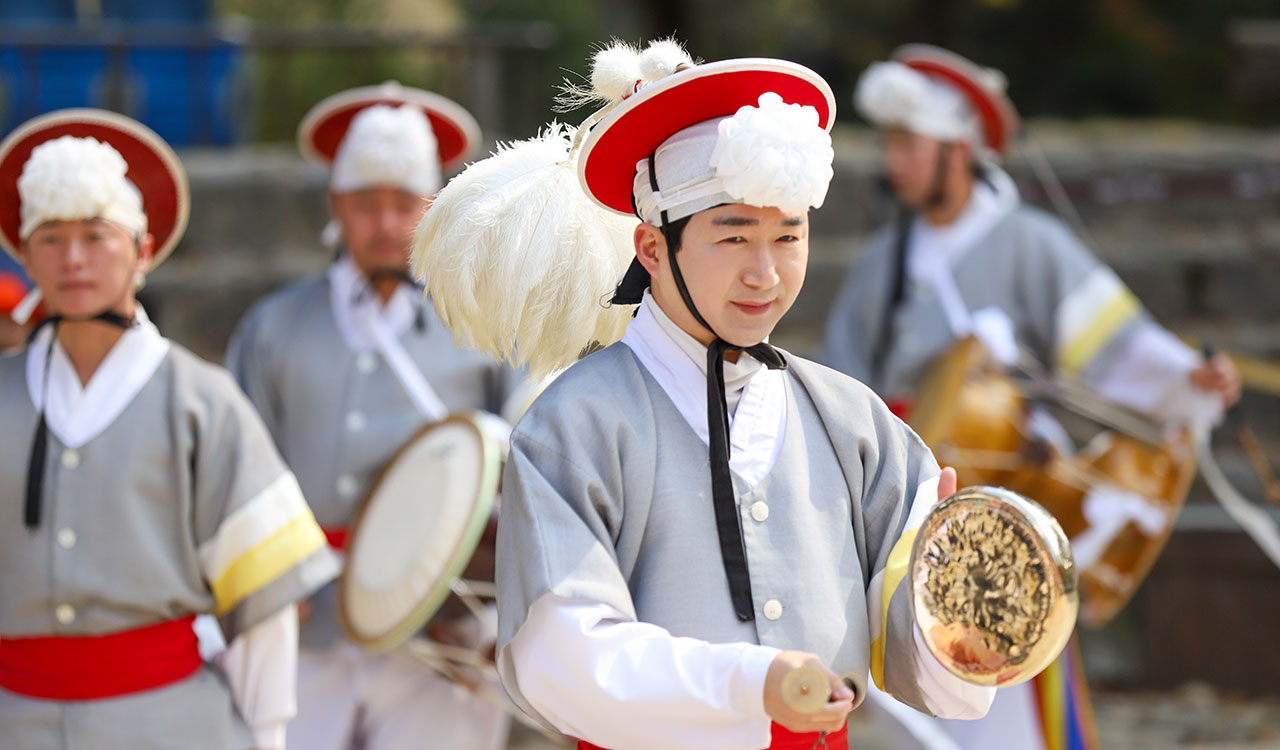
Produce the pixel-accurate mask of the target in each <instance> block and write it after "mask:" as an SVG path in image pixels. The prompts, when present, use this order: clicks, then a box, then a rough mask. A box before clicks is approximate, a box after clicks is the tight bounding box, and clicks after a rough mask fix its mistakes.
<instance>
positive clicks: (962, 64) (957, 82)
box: [890, 44, 1021, 154]
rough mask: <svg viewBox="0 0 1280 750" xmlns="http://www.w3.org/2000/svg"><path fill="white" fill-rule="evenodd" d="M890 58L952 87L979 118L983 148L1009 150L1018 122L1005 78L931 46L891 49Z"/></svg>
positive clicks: (912, 45) (992, 70)
mask: <svg viewBox="0 0 1280 750" xmlns="http://www.w3.org/2000/svg"><path fill="white" fill-rule="evenodd" d="M890 59H891V60H894V61H895V62H899V63H902V64H903V65H906V66H907V67H909V68H913V69H915V70H918V71H920V72H921V73H923V74H925V75H928V76H934V77H937V78H942V79H944V80H946V81H947V82H949V83H951V84H952V85H954V86H955V87H956V88H957V89H959V90H960V91H961V92H962V93H964V95H965V97H966V98H967V99H968V100H969V101H970V103H971V104H972V105H973V109H974V111H975V112H977V113H978V117H979V118H981V119H982V134H983V142H984V143H985V144H986V146H987V148H989V149H991V150H992V151H994V152H996V153H997V154H1002V153H1004V151H1005V149H1007V148H1008V147H1009V144H1010V143H1011V142H1012V141H1013V138H1014V136H1015V135H1017V133H1018V127H1019V126H1020V124H1021V121H1020V119H1019V118H1018V112H1017V110H1015V109H1014V108H1013V102H1012V101H1011V100H1010V99H1009V96H1008V94H1006V93H1005V87H1006V83H1005V79H1004V76H1003V75H1002V74H1001V73H1000V72H999V71H997V70H995V69H993V68H983V67H981V66H978V65H975V64H974V63H972V62H970V61H969V60H966V59H965V58H963V57H961V56H960V55H957V54H956V53H954V52H951V51H949V50H945V49H942V48H941V47H935V46H933V45H932V44H905V45H903V46H901V47H899V48H898V49H896V50H894V52H893V55H892V56H891V57H890Z"/></svg>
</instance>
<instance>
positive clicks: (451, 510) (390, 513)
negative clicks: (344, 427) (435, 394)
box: [338, 414, 502, 650]
mask: <svg viewBox="0 0 1280 750" xmlns="http://www.w3.org/2000/svg"><path fill="white" fill-rule="evenodd" d="M501 463H502V462H501V457H500V449H499V446H498V445H497V443H496V442H495V441H494V439H493V438H492V437H490V436H489V434H488V431H487V430H486V429H484V428H483V427H482V426H481V424H480V423H479V422H478V420H477V418H476V417H475V416H474V415H469V414H462V415H453V416H450V417H449V418H448V419H445V420H444V421H442V422H438V423H436V424H433V425H431V426H429V427H427V428H425V429H424V430H422V431H421V432H419V433H418V434H417V435H415V436H414V437H413V438H411V439H410V440H409V441H408V442H407V443H406V444H405V445H404V446H403V447H402V448H401V449H400V451H399V452H398V453H397V454H396V455H395V456H394V457H393V458H392V459H391V461H390V462H388V463H387V466H386V467H385V468H384V469H383V471H382V474H381V475H380V476H379V477H378V480H377V481H376V482H375V483H374V485H373V487H372V489H370V491H369V495H368V496H367V497H366V498H365V501H364V503H363V505H362V506H361V509H360V512H359V513H358V514H357V516H356V521H355V524H354V527H353V530H352V533H351V539H350V542H349V544H348V546H347V553H348V556H347V564H346V567H345V568H344V569H343V571H342V576H341V578H339V580H338V619H339V622H340V623H341V625H342V629H343V630H344V632H345V633H346V635H347V637H348V638H350V639H351V640H352V641H354V642H356V643H358V644H360V645H362V646H365V647H367V648H373V649H378V650H386V649H391V648H394V647H396V646H398V645H400V644H401V643H403V642H404V641H405V640H406V639H408V638H409V637H410V636H412V635H413V634H414V633H416V632H417V631H418V630H419V629H421V628H422V626H423V625H424V624H425V623H426V622H427V620H429V619H430V618H431V616H432V615H433V614H435V612H436V610H437V609H438V608H439V607H440V605H441V604H442V603H443V602H444V600H445V599H446V598H447V597H448V596H449V593H450V591H451V587H452V585H453V582H454V580H455V579H457V577H458V576H459V575H461V574H462V571H463V569H464V568H465V567H466V566H467V562H468V560H470V559H471V556H472V554H473V553H474V552H475V548H476V544H477V543H478V542H479V540H480V536H481V534H482V533H483V531H484V528H485V524H486V522H487V521H488V519H489V513H490V511H491V510H492V508H493V503H494V499H495V496H496V494H497V491H498V478H499V474H500V473H501Z"/></svg>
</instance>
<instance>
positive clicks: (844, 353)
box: [819, 44, 1240, 750]
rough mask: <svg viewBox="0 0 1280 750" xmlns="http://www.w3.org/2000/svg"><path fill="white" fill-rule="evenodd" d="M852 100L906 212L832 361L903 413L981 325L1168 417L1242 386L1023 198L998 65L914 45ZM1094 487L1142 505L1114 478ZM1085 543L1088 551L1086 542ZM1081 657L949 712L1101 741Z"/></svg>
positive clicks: (987, 334) (1007, 352) (1040, 744)
mask: <svg viewBox="0 0 1280 750" xmlns="http://www.w3.org/2000/svg"><path fill="white" fill-rule="evenodd" d="M855 104H856V105H857V108H858V111H859V113H860V114H861V115H862V116H863V117H864V118H866V119H867V120H868V121H869V122H871V123H872V124H874V125H876V126H878V127H879V128H881V130H882V134H883V165H884V169H885V173H886V175H887V177H888V180H889V184H890V185H891V187H892V189H893V193H894V196H895V197H896V199H897V201H898V203H899V211H900V216H899V221H898V222H896V223H895V224H894V225H893V226H889V227H886V228H884V229H882V230H880V231H879V232H877V233H876V234H875V235H874V236H873V237H872V238H871V240H870V241H869V243H868V245H867V247H866V248H865V250H864V251H863V252H862V254H861V255H860V256H859V258H858V259H857V261H856V262H855V264H854V266H853V268H852V269H851V270H850V272H849V276H848V278H847V279H846V281H845V283H844V285H843V287H842V288H841V291H840V294H839V296H838V298H837V300H836V303H835V306H834V307H833V309H832V311H831V314H830V317H829V318H828V321H827V327H826V333H825V338H824V342H823V351H822V353H821V355H820V357H819V358H820V359H821V360H822V361H824V362H825V363H827V364H829V365H831V366H832V367H834V368H836V369H838V370H840V371H842V372H844V373H846V374H849V375H851V376H853V377H855V378H857V379H859V380H861V381H863V382H864V383H866V384H867V385H869V386H871V387H872V388H874V389H875V390H876V392H877V393H879V394H880V395H881V396H882V397H883V398H884V399H885V400H886V401H887V402H888V403H889V405H890V406H891V407H892V408H893V409H894V411H895V413H897V414H898V415H899V416H902V417H904V418H909V417H910V414H911V409H912V406H913V404H912V397H913V396H914V395H915V394H916V393H917V392H918V390H919V388H920V386H921V385H922V382H923V381H924V379H925V377H926V376H927V375H928V374H929V372H930V368H931V366H932V365H933V364H934V363H935V362H936V361H937V359H938V358H939V356H940V355H942V354H944V353H945V352H946V351H947V350H948V349H949V348H950V347H951V346H952V345H953V344H954V343H955V342H956V341H958V340H959V339H962V338H965V337H966V336H970V335H973V336H976V337H977V338H978V339H979V340H981V341H982V342H983V343H984V344H985V345H986V347H987V349H988V350H989V351H990V352H991V353H992V354H993V355H994V356H995V357H996V358H997V359H999V360H1000V361H1002V362H1003V363H1005V364H1013V363H1014V362H1015V361H1017V358H1018V356H1019V352H1020V351H1022V352H1027V353H1030V354H1031V355H1032V356H1033V357H1034V359H1035V360H1036V361H1037V362H1039V363H1040V364H1041V365H1043V366H1044V367H1045V368H1046V370H1047V371H1049V372H1054V373H1057V374H1060V375H1065V376H1067V377H1069V378H1072V379H1076V380H1079V381H1080V382H1081V383H1083V384H1084V385H1085V386H1087V387H1088V388H1089V389H1091V390H1092V391H1094V392H1095V393H1096V394H1097V395H1098V396H1100V397H1101V398H1103V399H1105V400H1106V401H1109V402H1112V403H1116V404H1120V405H1123V406H1126V407H1129V408H1131V409H1134V410H1136V411H1138V412H1141V413H1144V414H1147V415H1149V416H1151V417H1153V418H1154V419H1156V420H1158V421H1160V422H1163V423H1166V424H1169V425H1175V426H1176V425H1187V424H1191V423H1195V422H1200V421H1215V420H1217V419H1218V418H1219V416H1220V415H1221V413H1222V410H1223V409H1224V408H1226V407H1228V406H1230V405H1231V404H1232V403H1234V401H1235V400H1236V399H1237V398H1238V397H1239V392H1240V381H1239V376H1238V374H1237V372H1236V370H1235V368H1234V366H1233V365H1232V364H1231V361H1230V360H1229V359H1227V358H1226V357H1223V356H1218V357H1214V358H1211V359H1209V360H1207V361H1206V360H1204V359H1203V358H1202V357H1201V356H1200V355H1199V354H1198V353H1197V352H1194V351H1192V350H1191V349H1190V348H1188V347H1187V346H1186V345H1184V344H1183V343H1182V342H1181V341H1179V340H1178V339H1177V338H1176V337H1174V336H1173V335H1172V334H1170V333H1169V332H1168V331H1166V330H1164V329H1163V328H1161V327H1160V326H1159V325H1158V324H1156V323H1155V322H1154V321H1153V320H1152V319H1151V317H1150V316H1149V315H1148V314H1147V313H1146V312H1145V311H1144V310H1143V309H1142V306H1141V304H1140V303H1139V302H1138V300H1137V299H1136V298H1135V297H1134V296H1133V294H1132V293H1131V292H1130V291H1129V290H1128V289H1127V288H1126V287H1125V286H1124V284H1123V283H1122V282H1121V281H1120V279H1119V277H1118V276H1116V274H1115V273H1114V272H1113V271H1112V270H1111V269H1109V268H1107V267H1106V266H1105V265H1103V264H1102V263H1101V262H1099V261H1098V259H1097V258H1096V257H1094V256H1093V254H1092V253H1090V252H1089V251H1088V250H1087V249H1086V248H1085V247H1084V246H1083V245H1082V244H1081V243H1080V241H1079V240H1078V239H1076V237H1075V236H1073V235H1072V233H1071V232H1070V231H1069V230H1068V229H1067V227H1066V226H1064V225H1063V224H1062V222H1061V221H1059V220H1057V219H1056V218H1054V217H1052V216H1050V215H1048V214H1046V213H1044V212H1043V211H1040V210H1038V209H1035V208H1033V207H1030V206H1027V205H1025V204H1023V203H1022V202H1021V200H1020V199H1019V196H1018V190H1017V187H1016V186H1015V185H1014V183H1013V181H1012V179H1010V177H1009V175H1007V174H1006V173H1005V172H1004V171H1003V170H1001V169H1000V167H999V160H1000V157H1001V155H1002V154H1003V153H1004V152H1005V151H1006V150H1007V149H1008V148H1009V147H1010V145H1011V143H1012V141H1013V139H1014V137H1015V135H1016V132H1017V128H1018V125H1019V122H1018V116H1017V114H1016V112H1015V111H1014V107H1013V103H1012V102H1011V101H1010V100H1009V98H1008V97H1007V96H1006V94H1005V84H1004V77H1003V76H1002V75H1001V74H1000V73H999V72H998V71H995V70H991V69H987V68H982V67H979V66H977V65H975V64H973V63H972V62H970V61H969V60H966V59H964V58H962V57H960V56H959V55H955V54H953V53H951V52H948V51H946V50H943V49H939V48H937V47H932V46H929V45H920V44H913V45H907V46H904V47H902V48H900V49H898V50H896V51H895V52H894V53H893V55H892V58H891V60H890V61H888V62H882V63H876V64H874V65H872V66H871V68H869V69H868V70H867V71H866V72H865V73H864V74H863V76H862V78H861V80H859V82H858V88H857V92H856V95H855ZM1047 435H1049V433H1046V436H1047ZM1055 437H1056V436H1055ZM1084 502H1085V503H1086V506H1088V505H1090V504H1092V505H1093V506H1094V507H1100V508H1104V509H1105V508H1113V509H1117V508H1124V507H1127V506H1132V505H1133V503H1132V502H1127V501H1126V500H1125V498H1121V497H1117V496H1116V493H1114V492H1112V491H1110V490H1108V489H1107V488H1105V487H1098V488H1095V489H1093V490H1091V491H1090V494H1089V495H1088V496H1086V498H1085V501H1084ZM1076 553H1077V560H1076V562H1077V564H1078V565H1079V566H1080V567H1081V568H1084V567H1087V566H1088V565H1089V564H1090V562H1091V561H1090V560H1089V559H1088V558H1087V556H1088V555H1089V554H1090V553H1089V552H1088V551H1087V550H1085V549H1083V548H1080V547H1079V546H1077V549H1076ZM1071 657H1072V654H1071V652H1070V650H1069V651H1068V653H1067V655H1066V656H1064V659H1063V660H1062V661H1060V662H1058V663H1057V664H1055V665H1054V666H1053V667H1051V668H1050V669H1051V670H1061V672H1062V673H1061V674H1059V678H1060V679H1062V680H1065V681H1066V682H1067V683H1070V684H1073V685H1074V686H1075V687H1073V688H1072V689H1070V690H1060V691H1058V693H1059V694H1060V698H1061V700H1055V701H1052V703H1053V705H1048V704H1045V705H1040V706H1037V705H1036V704H1037V702H1039V698H1038V697H1037V691H1036V690H1035V688H1034V686H1033V684H1032V683H1030V682H1028V683H1024V684H1022V685H1019V686H1016V687H1013V688H1008V689H1004V690H1001V691H1000V692H999V695H998V696H997V698H996V700H995V703H994V705H993V706H992V709H991V711H990V713H989V714H988V716H987V717H986V718H984V719H982V720H981V721H976V722H943V724H942V725H943V728H944V729H945V730H946V731H947V732H948V733H949V734H950V735H951V736H952V737H953V738H954V740H955V742H956V743H958V745H959V746H960V747H961V748H965V749H966V750H968V749H970V748H971V749H972V750H978V749H979V748H980V749H981V750H987V749H988V748H1018V749H1019V750H1021V749H1023V748H1030V749H1031V750H1036V749H1037V748H1044V747H1046V746H1058V745H1059V744H1060V743H1062V742H1066V741H1067V740H1066V739H1065V738H1064V737H1060V736H1059V737H1053V738H1050V737H1049V736H1048V735H1050V734H1058V731H1057V730H1051V728H1050V726H1049V725H1050V724H1052V723H1053V722H1042V721H1041V718H1040V717H1041V715H1042V714H1045V715H1056V716H1061V717H1062V721H1061V722H1059V723H1058V725H1059V726H1060V727H1062V728H1063V729H1062V731H1063V732H1069V733H1071V734H1072V736H1075V737H1078V738H1083V739H1082V740H1081V741H1082V742H1084V743H1085V744H1084V745H1083V746H1085V747H1089V746H1091V745H1090V744H1089V743H1090V742H1095V741H1096V740H1091V739H1090V738H1091V737H1092V735H1093V734H1094V731H1093V729H1092V726H1091V718H1090V710H1089V700H1088V694H1087V691H1086V690H1085V686H1084V681H1083V673H1082V672H1080V671H1079V664H1078V660H1075V659H1072V658H1071ZM1046 695H1047V694H1046ZM906 718H907V719H908V720H909V721H915V719H914V718H913V717H910V715H907V717H906ZM1068 724H1070V725H1071V728H1070V729H1069V730H1068V729H1066V727H1067V725H1068ZM924 731H929V728H928V727H925V728H924Z"/></svg>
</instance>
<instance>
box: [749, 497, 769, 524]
mask: <svg viewBox="0 0 1280 750" xmlns="http://www.w3.org/2000/svg"><path fill="white" fill-rule="evenodd" d="M751 517H752V518H754V519H756V520H757V521H759V522H760V523H764V522H765V521H766V520H768V518H769V504H768V503H766V502H764V501H763V500H762V501H760V502H758V503H753V504H752V506H751Z"/></svg>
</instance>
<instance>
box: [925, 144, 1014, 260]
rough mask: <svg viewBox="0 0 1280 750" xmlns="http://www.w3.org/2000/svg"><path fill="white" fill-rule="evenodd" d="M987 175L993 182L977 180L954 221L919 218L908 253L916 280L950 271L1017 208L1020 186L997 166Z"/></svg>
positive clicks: (991, 168)
mask: <svg viewBox="0 0 1280 750" xmlns="http://www.w3.org/2000/svg"><path fill="white" fill-rule="evenodd" d="M988 176H989V178H990V180H991V185H988V184H987V183H986V182H985V181H982V180H978V181H975V183H974V185H973V192H972V194H971V195H970V197H969V202H968V203H967V204H965V207H964V210H962V211H961V212H960V215H959V216H957V217H956V219H955V221H953V222H951V223H949V224H944V225H941V226H938V225H934V224H930V223H929V222H927V221H925V220H924V219H923V218H920V217H917V218H916V221H915V225H914V226H913V227H912V231H911V252H910V253H909V254H908V256H907V258H908V260H907V268H908V272H909V273H910V274H911V278H912V279H913V280H915V281H923V280H926V279H928V278H929V277H930V276H932V275H933V274H934V273H940V272H942V271H950V269H951V267H952V266H954V265H955V264H956V263H957V262H959V261H960V259H961V258H963V257H964V256H965V254H966V253H967V252H968V251H969V250H970V249H972V248H973V247H975V246H976V245H977V244H978V242H979V240H981V239H982V238H983V237H985V236H986V235H987V233H988V232H990V231H991V229H992V228H993V227H994V226H995V225H996V223H997V222H999V221H1000V219H1002V218H1003V217H1004V216H1005V214H1007V213H1009V212H1010V211H1012V210H1013V209H1014V208H1016V207H1017V205H1018V201H1019V197H1018V187H1017V185H1015V184H1014V182H1013V180H1012V178H1010V177H1009V175H1008V174H1006V173H1005V172H1003V171H1001V170H999V169H996V168H994V167H990V168H988ZM993 186H994V189H993Z"/></svg>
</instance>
